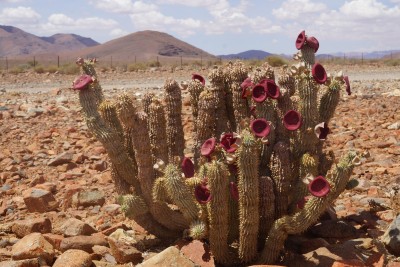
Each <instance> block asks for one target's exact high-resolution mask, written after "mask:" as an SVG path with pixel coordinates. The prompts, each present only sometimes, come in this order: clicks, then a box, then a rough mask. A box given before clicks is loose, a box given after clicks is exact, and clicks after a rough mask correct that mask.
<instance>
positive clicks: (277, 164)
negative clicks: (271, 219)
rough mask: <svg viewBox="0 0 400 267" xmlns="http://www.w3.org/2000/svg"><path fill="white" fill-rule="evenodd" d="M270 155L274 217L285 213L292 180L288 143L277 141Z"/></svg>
mask: <svg viewBox="0 0 400 267" xmlns="http://www.w3.org/2000/svg"><path fill="white" fill-rule="evenodd" d="M273 149H274V151H273V153H272V156H271V172H272V179H273V180H274V184H275V189H274V192H275V218H280V217H282V216H284V215H286V214H287V212H288V205H289V192H290V186H291V183H292V182H293V174H292V169H291V160H290V150H289V145H287V144H286V143H283V142H278V143H276V144H275V146H274V148H273Z"/></svg>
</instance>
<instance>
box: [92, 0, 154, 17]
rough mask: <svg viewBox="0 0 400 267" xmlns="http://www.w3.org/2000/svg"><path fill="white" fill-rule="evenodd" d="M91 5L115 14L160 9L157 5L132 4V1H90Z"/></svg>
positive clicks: (141, 2)
mask: <svg viewBox="0 0 400 267" xmlns="http://www.w3.org/2000/svg"><path fill="white" fill-rule="evenodd" d="M89 3H90V4H92V5H94V6H95V7H96V8H98V9H101V10H104V11H108V12H113V13H126V14H130V13H146V12H150V11H155V10H157V9H158V7H157V6H156V5H154V4H148V3H145V2H143V1H134V2H132V1H131V0H96V1H94V0H90V1H89Z"/></svg>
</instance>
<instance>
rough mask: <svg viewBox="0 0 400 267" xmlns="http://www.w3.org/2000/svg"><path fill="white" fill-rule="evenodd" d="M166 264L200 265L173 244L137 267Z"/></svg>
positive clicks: (183, 266)
mask: <svg viewBox="0 0 400 267" xmlns="http://www.w3.org/2000/svg"><path fill="white" fill-rule="evenodd" d="M164 266H179V267H195V266H198V265H196V264H195V263H194V262H192V261H191V260H189V259H188V258H186V257H185V256H184V255H183V254H182V253H181V252H180V251H179V249H178V248H176V247H174V246H171V247H168V248H166V249H164V250H163V251H161V252H160V253H158V254H156V255H154V256H153V257H151V258H150V259H148V260H146V261H144V262H142V263H140V264H138V265H136V267H164Z"/></svg>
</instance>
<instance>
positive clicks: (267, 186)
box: [258, 176, 275, 247]
mask: <svg viewBox="0 0 400 267" xmlns="http://www.w3.org/2000/svg"><path fill="white" fill-rule="evenodd" d="M259 183H260V230H259V236H258V244H259V245H258V247H262V246H263V245H264V242H265V239H266V238H267V234H268V232H269V230H270V229H271V226H272V225H273V223H274V221H275V193H274V182H273V180H272V179H271V177H269V176H261V177H260V181H259Z"/></svg>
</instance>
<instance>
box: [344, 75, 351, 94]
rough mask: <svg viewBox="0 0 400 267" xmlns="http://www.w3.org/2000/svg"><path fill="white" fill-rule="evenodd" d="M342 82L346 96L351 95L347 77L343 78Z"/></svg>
mask: <svg viewBox="0 0 400 267" xmlns="http://www.w3.org/2000/svg"><path fill="white" fill-rule="evenodd" d="M343 81H344V82H345V84H346V92H347V94H348V95H351V88H350V81H349V76H344V77H343Z"/></svg>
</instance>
